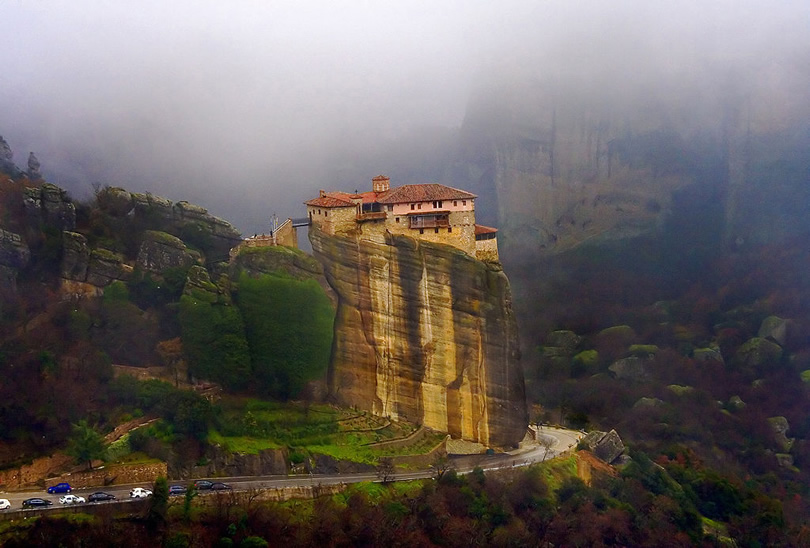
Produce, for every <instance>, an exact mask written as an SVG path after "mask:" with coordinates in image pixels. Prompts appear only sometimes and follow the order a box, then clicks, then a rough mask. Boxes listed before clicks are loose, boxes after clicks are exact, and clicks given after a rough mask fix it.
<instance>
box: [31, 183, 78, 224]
mask: <svg viewBox="0 0 810 548" xmlns="http://www.w3.org/2000/svg"><path fill="white" fill-rule="evenodd" d="M24 206H25V210H26V212H27V215H28V218H29V221H30V222H31V223H32V224H33V225H34V226H36V224H37V223H39V222H41V221H44V222H46V223H47V224H49V225H51V226H55V227H57V228H59V229H60V230H73V229H74V228H76V206H74V205H73V203H71V201H70V200H69V199H68V197H67V192H66V191H65V190H63V189H61V188H59V187H58V186H56V185H52V184H50V183H44V184H43V185H42V186H40V187H39V188H26V189H25V197H24Z"/></svg>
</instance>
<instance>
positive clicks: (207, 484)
mask: <svg viewBox="0 0 810 548" xmlns="http://www.w3.org/2000/svg"><path fill="white" fill-rule="evenodd" d="M212 485H214V482H213V481H208V480H197V481H195V482H194V487H196V488H197V490H198V491H205V490H207V489H211V486H212Z"/></svg>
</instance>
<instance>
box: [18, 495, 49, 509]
mask: <svg viewBox="0 0 810 548" xmlns="http://www.w3.org/2000/svg"><path fill="white" fill-rule="evenodd" d="M51 504H53V502H51V501H49V500H48V499H41V498H39V497H34V498H32V499H25V500H24V501H23V503H22V506H23V508H38V507H43V506H50V505H51Z"/></svg>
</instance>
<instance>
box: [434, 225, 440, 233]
mask: <svg viewBox="0 0 810 548" xmlns="http://www.w3.org/2000/svg"><path fill="white" fill-rule="evenodd" d="M433 232H435V233H436V234H438V233H439V227H438V226H437V227H436V228H434V229H433Z"/></svg>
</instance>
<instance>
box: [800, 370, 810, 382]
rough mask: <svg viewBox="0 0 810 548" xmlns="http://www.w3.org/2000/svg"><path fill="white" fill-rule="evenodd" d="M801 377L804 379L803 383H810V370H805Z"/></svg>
mask: <svg viewBox="0 0 810 548" xmlns="http://www.w3.org/2000/svg"><path fill="white" fill-rule="evenodd" d="M799 375H800V377H801V379H802V382H807V383H810V369H805V370H804V371H802V372H801V373H800V374H799Z"/></svg>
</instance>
